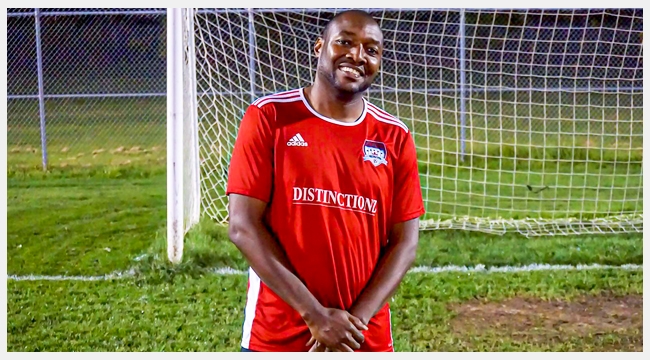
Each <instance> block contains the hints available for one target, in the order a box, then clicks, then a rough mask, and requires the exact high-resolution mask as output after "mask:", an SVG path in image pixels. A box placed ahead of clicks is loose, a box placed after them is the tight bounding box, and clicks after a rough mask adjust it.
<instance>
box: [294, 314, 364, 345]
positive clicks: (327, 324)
mask: <svg viewBox="0 0 650 360" xmlns="http://www.w3.org/2000/svg"><path fill="white" fill-rule="evenodd" d="M307 326H309V331H310V332H311V334H312V337H311V339H310V340H309V342H307V344H306V345H307V346H311V348H310V349H309V351H310V352H326V351H344V352H353V351H354V350H358V349H359V348H361V344H362V343H363V341H364V336H363V334H362V333H361V331H364V330H368V327H367V326H366V325H365V324H364V323H363V322H362V321H361V320H360V319H359V318H357V317H356V316H354V315H352V314H350V313H349V312H347V311H345V310H340V309H334V308H326V309H324V311H322V312H321V313H320V314H318V315H316V316H315V317H313V318H312V319H310V320H309V321H307Z"/></svg>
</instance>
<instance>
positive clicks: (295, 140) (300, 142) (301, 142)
mask: <svg viewBox="0 0 650 360" xmlns="http://www.w3.org/2000/svg"><path fill="white" fill-rule="evenodd" d="M287 146H307V142H306V141H305V139H303V138H302V136H301V135H300V133H297V134H296V135H294V136H293V137H292V138H291V139H290V140H289V141H287Z"/></svg>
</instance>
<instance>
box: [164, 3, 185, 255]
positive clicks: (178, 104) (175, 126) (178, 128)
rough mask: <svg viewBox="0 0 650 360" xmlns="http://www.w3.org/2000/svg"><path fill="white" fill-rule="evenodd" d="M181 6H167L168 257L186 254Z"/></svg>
mask: <svg viewBox="0 0 650 360" xmlns="http://www.w3.org/2000/svg"><path fill="white" fill-rule="evenodd" d="M182 19H183V15H182V11H181V9H180V8H168V9H167V94H168V95H167V258H168V259H169V261H171V262H172V263H178V262H180V261H181V259H182V257H183V236H184V235H185V232H184V226H185V224H184V216H183V169H184V167H183V46H182V45H183V24H182Z"/></svg>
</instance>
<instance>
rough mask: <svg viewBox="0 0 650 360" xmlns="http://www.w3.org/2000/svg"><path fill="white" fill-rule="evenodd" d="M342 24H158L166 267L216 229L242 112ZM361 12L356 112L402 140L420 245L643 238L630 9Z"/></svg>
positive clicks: (295, 76)
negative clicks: (443, 236) (369, 63)
mask: <svg viewBox="0 0 650 360" xmlns="http://www.w3.org/2000/svg"><path fill="white" fill-rule="evenodd" d="M342 10H343V9H234V8H230V9H170V10H169V20H168V31H169V34H168V48H167V49H168V54H167V59H168V117H169V125H168V131H169V134H168V156H169V158H168V174H169V176H168V206H169V208H168V216H169V218H168V225H169V232H168V236H169V239H168V241H169V249H170V250H169V257H170V259H171V260H173V261H178V260H179V259H180V256H181V255H182V242H183V240H182V238H183V234H184V233H185V232H186V231H187V230H188V229H189V228H190V227H191V226H192V225H193V224H195V223H197V222H198V220H199V218H200V217H206V218H209V219H211V221H215V222H217V223H220V224H227V222H228V211H227V198H226V196H225V187H226V181H227V171H228V165H229V160H230V154H231V151H232V147H233V144H234V141H235V138H236V134H237V129H238V123H239V121H240V120H241V118H242V115H243V112H244V110H245V109H246V108H247V106H248V105H249V104H250V103H251V102H252V101H253V100H255V99H256V98H259V97H261V96H264V95H268V94H271V93H274V92H279V91H285V90H289V89H294V88H298V87H303V86H307V85H309V84H310V83H311V82H312V80H313V76H314V72H315V68H316V58H315V57H314V55H313V50H312V49H313V44H314V41H315V40H316V38H317V37H318V36H319V35H320V32H321V30H322V27H323V26H324V25H325V24H326V22H327V21H328V20H329V19H331V18H332V16H333V15H334V14H336V13H337V12H340V11H342ZM365 10H367V11H369V12H370V13H371V14H372V15H373V16H374V17H375V18H376V19H377V20H378V22H379V23H380V26H381V27H382V30H383V32H384V39H385V52H384V56H383V63H382V71H381V75H380V76H378V78H377V79H376V82H375V84H374V85H373V86H372V87H371V88H370V89H369V90H368V92H367V94H366V97H367V99H368V100H369V101H370V102H373V103H375V104H376V105H378V106H380V107H381V108H383V109H385V110H386V111H388V112H389V113H391V114H393V115H394V116H396V117H398V118H400V119H401V120H402V121H403V122H405V123H406V124H407V125H408V126H409V128H410V129H411V134H412V136H413V137H414V140H415V143H416V147H417V152H418V163H419V167H420V175H421V183H422V190H423V194H424V198H425V207H426V210H427V213H426V215H424V216H423V218H422V221H421V226H422V229H466V230H474V231H483V232H490V233H498V234H502V233H505V232H508V231H513V232H518V233H521V234H523V235H525V236H539V235H572V234H575V235H577V234H595V233H621V232H642V231H643V188H642V180H643V179H642V176H643V171H642V160H643V156H642V152H643V146H642V142H643V131H642V125H643V101H642V98H643V80H642V78H643V65H642V29H643V28H642V24H643V18H642V14H643V13H642V10H641V9H513V10H508V9H430V10H429V9H417V10H416V9H365ZM179 42H180V43H179Z"/></svg>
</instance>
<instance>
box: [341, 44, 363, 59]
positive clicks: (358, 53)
mask: <svg viewBox="0 0 650 360" xmlns="http://www.w3.org/2000/svg"><path fill="white" fill-rule="evenodd" d="M365 55H366V51H365V49H364V48H363V45H359V46H355V47H351V48H350V51H348V53H347V55H346V56H347V57H348V58H349V59H351V60H353V61H354V62H355V63H363V64H365V63H366V57H365Z"/></svg>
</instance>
